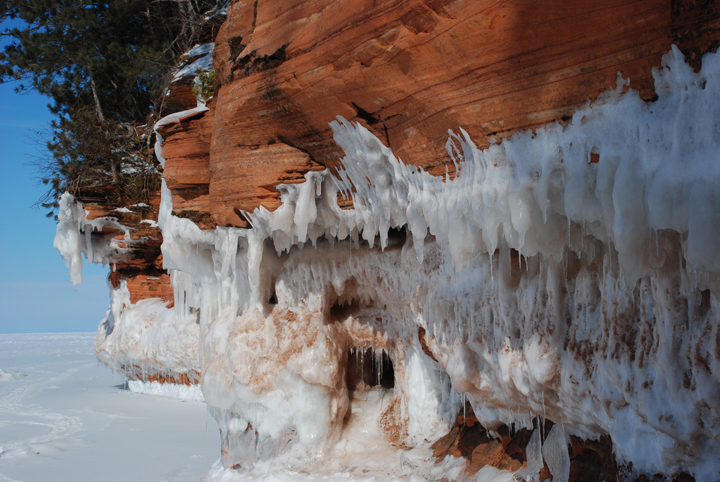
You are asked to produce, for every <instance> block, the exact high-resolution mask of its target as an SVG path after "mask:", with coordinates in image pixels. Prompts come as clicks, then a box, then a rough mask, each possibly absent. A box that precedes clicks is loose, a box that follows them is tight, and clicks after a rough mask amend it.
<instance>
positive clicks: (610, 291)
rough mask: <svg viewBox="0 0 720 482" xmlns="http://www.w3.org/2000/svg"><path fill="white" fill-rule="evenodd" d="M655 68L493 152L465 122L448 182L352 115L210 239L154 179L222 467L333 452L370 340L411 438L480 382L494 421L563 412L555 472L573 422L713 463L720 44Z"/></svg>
mask: <svg viewBox="0 0 720 482" xmlns="http://www.w3.org/2000/svg"><path fill="white" fill-rule="evenodd" d="M654 76H655V81H656V89H657V92H658V94H659V98H658V100H657V101H655V102H653V103H650V104H647V103H645V102H644V101H642V100H641V99H640V97H639V96H638V94H637V92H636V91H634V90H629V91H627V92H623V88H624V87H625V81H623V80H622V79H621V78H619V79H618V85H617V89H615V90H613V91H610V92H607V93H606V94H604V95H603V96H601V97H600V99H599V100H598V101H597V102H595V103H594V104H592V105H587V106H585V107H584V108H581V109H579V110H578V111H577V112H576V113H575V114H574V116H573V117H572V119H571V121H570V122H569V123H567V125H564V126H563V125H560V124H550V125H547V126H545V127H543V128H539V129H537V130H535V131H534V132H529V131H528V132H519V133H517V134H515V135H514V136H513V137H512V138H509V139H505V140H504V141H503V142H501V143H500V144H497V145H493V146H491V147H490V148H488V149H485V150H479V149H478V148H476V146H475V145H474V144H473V141H472V139H471V138H470V136H469V135H467V134H466V133H465V132H464V131H463V130H462V129H460V132H459V133H457V134H455V133H451V135H450V139H449V140H448V144H447V149H448V154H449V156H450V157H451V158H452V160H453V162H456V163H457V175H456V176H455V177H454V178H452V179H451V178H450V177H449V176H448V177H446V178H440V177H433V176H431V175H429V174H427V173H426V172H423V171H422V170H421V169H419V168H416V167H414V166H412V165H407V164H404V163H403V162H401V161H399V160H397V159H396V158H395V157H394V155H393V153H392V151H391V149H389V148H387V147H385V146H384V145H383V144H382V143H381V142H380V140H378V139H377V138H376V137H375V136H374V135H373V134H372V133H370V132H369V131H368V130H367V129H365V128H364V127H362V126H360V125H358V124H353V123H350V122H347V121H345V120H344V119H342V118H339V119H338V121H335V122H333V123H332V124H331V126H332V129H333V132H334V138H335V141H336V142H337V144H338V145H339V146H340V147H341V148H342V150H343V151H344V153H345V157H344V158H343V159H342V166H343V168H342V169H339V170H338V171H337V173H332V174H331V173H330V172H329V171H320V172H309V173H308V174H307V175H306V179H307V181H306V182H305V183H304V184H299V185H297V184H295V185H285V186H278V189H279V190H280V192H281V205H280V207H279V208H278V209H277V210H275V211H274V212H269V211H267V210H266V209H265V208H263V207H259V208H257V209H256V210H255V211H254V212H252V213H245V216H246V218H247V219H248V220H249V222H250V224H251V229H239V228H223V227H218V228H217V229H215V230H212V231H201V230H200V229H199V228H198V227H197V226H196V225H195V224H193V223H192V222H191V221H189V220H187V219H180V218H177V217H175V216H173V215H172V195H171V193H170V191H169V190H168V189H167V188H163V194H162V195H163V200H162V207H161V213H160V219H159V224H160V226H161V227H162V229H163V233H164V243H163V247H162V249H163V256H164V263H165V267H166V268H168V269H170V270H173V271H174V272H175V273H176V274H175V275H173V276H174V278H173V285H174V287H175V290H176V306H175V312H176V313H178V314H179V316H186V315H187V314H188V313H191V312H194V313H199V323H200V324H199V337H200V359H201V369H202V373H203V379H202V389H203V393H204V396H205V399H206V401H207V403H208V404H209V405H210V406H212V407H213V414H214V415H215V417H216V419H217V420H218V423H219V424H220V428H221V431H222V433H223V461H224V463H225V466H226V467H244V468H249V467H251V466H253V464H256V465H257V464H259V463H264V462H263V460H271V459H273V458H276V457H280V456H281V455H282V456H283V457H290V456H289V455H288V453H291V454H293V455H292V457H294V458H291V460H292V461H293V462H292V463H290V464H289V466H290V467H296V468H297V467H302V466H306V465H307V464H308V463H311V462H308V461H312V460H315V459H314V458H313V457H314V456H319V455H321V454H323V453H326V452H327V451H328V450H330V449H331V448H332V447H333V444H334V443H335V442H336V441H337V440H339V439H341V437H342V433H343V430H344V429H343V427H344V423H343V421H344V419H345V415H346V413H348V407H349V406H351V404H352V403H353V402H352V400H353V393H351V392H350V391H349V390H348V383H347V381H346V380H347V376H348V373H351V372H355V371H357V366H356V365H357V363H358V361H357V357H356V356H354V355H352V354H353V353H357V350H360V351H361V352H362V353H365V350H367V349H370V348H372V349H373V350H374V351H375V353H386V354H387V356H388V357H389V359H390V360H391V362H392V371H393V392H392V395H391V402H390V404H389V405H388V408H387V409H386V411H385V412H384V413H383V416H382V417H381V420H382V424H383V427H384V430H385V433H386V434H387V436H388V437H389V438H390V439H394V440H397V441H399V442H402V443H404V444H405V445H406V446H409V447H411V446H415V445H417V444H422V443H424V440H429V441H432V440H434V439H435V438H437V437H439V436H440V435H442V433H443V431H447V430H449V428H450V427H451V426H452V423H453V421H454V418H455V415H456V414H457V412H458V410H459V409H460V407H461V406H462V404H461V403H460V400H461V398H462V397H467V398H468V399H469V400H470V401H471V402H472V405H473V408H474V410H475V413H476V415H477V417H478V418H479V420H480V421H481V422H482V423H483V425H484V426H485V427H488V428H490V429H492V428H493V427H497V426H500V425H501V424H511V423H515V424H520V425H522V426H532V423H531V421H532V419H533V418H535V417H536V416H542V417H543V418H545V417H547V418H549V419H551V420H553V421H555V422H556V424H557V425H555V427H554V428H553V430H552V431H551V432H550V433H549V434H547V439H546V440H544V445H543V446H542V455H543V457H544V458H545V460H546V462H547V463H548V466H549V467H550V470H551V472H552V473H553V475H554V476H556V477H558V478H559V479H562V480H565V479H566V477H567V473H568V470H569V469H568V465H567V462H568V459H567V444H566V432H567V434H570V435H578V436H581V437H584V438H595V437H598V436H600V435H609V436H610V437H611V438H612V441H613V444H614V450H615V454H616V457H617V461H618V462H619V463H629V462H632V464H633V468H634V470H637V471H640V472H646V473H662V474H666V475H671V474H673V473H677V472H678V471H681V470H687V471H690V472H692V473H694V474H695V476H696V477H697V478H698V479H699V480H717V479H718V478H720V472H719V470H720V465H719V464H718V462H717V458H716V454H717V453H718V452H719V451H720V435H719V433H718V430H719V427H720V423H719V422H720V415H719V410H720V405H718V400H720V397H718V394H719V393H720V355H718V353H719V352H718V345H719V344H720V338H719V337H720V331H719V328H718V327H719V321H720V314H719V311H718V308H719V307H718V294H719V293H720V284H719V282H720V278H719V273H720V252H719V251H718V249H719V248H718V243H717V239H718V238H719V237H720V217H719V215H718V213H720V199H718V196H717V194H716V191H717V189H716V186H718V185H720V162H719V161H720V159H718V157H719V155H720V154H719V153H720V130H719V128H718V126H720V103H718V100H717V99H718V98H720V57H718V56H717V55H707V56H706V57H705V58H704V60H703V66H702V70H700V72H698V73H694V72H693V71H692V70H691V69H690V68H689V67H687V66H686V65H685V64H684V62H683V58H682V55H681V54H680V52H679V51H678V50H677V49H676V48H673V49H672V51H671V52H670V53H668V54H667V55H666V56H665V58H664V60H663V66H662V67H661V68H659V69H656V70H655V72H654ZM158 157H160V155H159V156H158ZM338 193H340V195H341V196H345V197H351V198H352V200H353V205H354V209H351V210H342V209H340V208H339V207H338V204H337V199H338ZM181 273H182V274H181ZM420 328H422V331H419V329H420ZM421 338H423V339H422V340H421ZM423 343H425V344H426V345H427V347H428V349H429V351H430V353H431V354H432V358H431V357H430V356H429V355H428V354H427V353H425V351H424V350H423ZM433 359H435V360H437V362H435V361H434V360H433ZM360 363H361V367H365V366H366V365H365V362H364V361H361V362H360ZM378 365H379V366H384V365H383V362H382V361H381V362H379V363H378V362H375V363H374V364H371V365H370V366H371V368H370V369H371V370H373V368H372V367H373V366H374V367H376V368H374V370H377V366H378ZM363 369H364V368H363ZM459 393H462V394H463V395H462V397H461V396H460V395H459ZM538 444H539V442H538ZM538 444H536V445H533V449H532V453H533V454H534V455H533V459H532V464H533V467H532V471H533V472H534V471H535V470H536V465H537V464H538V461H537V458H538V449H539V445H538ZM563 448H564V449H565V450H564V451H563ZM283 453H284V455H283ZM308 457H309V458H308ZM303 464H305V465H303ZM487 475H488V476H491V475H492V477H495V476H496V475H495V474H487ZM529 475H530V476H531V477H532V476H534V474H529Z"/></svg>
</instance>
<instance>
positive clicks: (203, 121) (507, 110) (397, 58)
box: [163, 0, 720, 227]
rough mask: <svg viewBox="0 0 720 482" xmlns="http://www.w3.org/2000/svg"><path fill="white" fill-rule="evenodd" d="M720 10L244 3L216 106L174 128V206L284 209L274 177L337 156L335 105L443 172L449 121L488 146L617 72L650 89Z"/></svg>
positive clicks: (711, 26) (327, 0)
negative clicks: (667, 61)
mask: <svg viewBox="0 0 720 482" xmlns="http://www.w3.org/2000/svg"><path fill="white" fill-rule="evenodd" d="M719 12H720V7H718V2H687V1H674V2H671V1H669V0H639V1H636V2H625V1H620V0H611V1H609V2H601V3H598V2H590V1H585V0H583V1H572V2H569V1H558V0H555V1H546V2H538V1H536V0H520V1H500V2H488V1H472V2H471V1H467V0H426V1H422V0H410V1H405V0H375V1H372V2H371V1H369V0H340V1H337V0H333V1H331V0H321V1H312V2H311V1H307V0H290V1H288V0H283V1H272V0H267V1H263V0H258V1H257V2H249V1H241V2H236V3H234V4H233V5H232V6H231V7H230V9H229V12H228V18H227V21H226V22H225V23H224V24H223V26H222V27H221V29H220V31H219V33H218V36H217V38H216V48H215V51H214V54H213V57H214V63H215V67H216V72H217V75H216V83H217V92H216V102H215V103H214V104H213V105H212V106H211V110H210V111H209V112H208V113H205V114H204V115H203V116H202V117H201V118H200V119H197V118H195V119H191V120H188V121H187V122H183V123H181V125H180V126H178V127H177V128H176V129H177V132H176V133H175V132H167V133H166V134H167V137H166V143H165V144H166V148H165V149H167V151H163V152H164V153H166V154H164V156H165V157H166V159H168V166H167V169H166V179H167V180H168V185H169V186H170V188H171V189H172V190H173V193H174V194H175V193H178V197H179V200H178V204H177V205H176V211H178V212H180V211H182V210H183V209H185V210H187V211H194V212H197V213H205V214H204V218H203V215H201V214H194V215H193V216H195V217H196V218H198V219H201V218H203V219H204V221H203V223H204V227H213V226H214V225H215V224H217V225H223V226H224V225H231V226H241V227H244V226H246V225H247V224H246V222H245V219H244V217H243V215H242V211H252V210H253V209H255V208H256V207H258V206H261V205H262V206H265V207H266V208H268V209H271V210H272V209H274V208H276V207H277V206H278V204H279V201H278V199H279V193H278V192H277V190H276V189H275V186H276V185H277V184H279V183H294V182H302V181H303V175H304V173H305V172H307V171H309V170H313V169H322V168H324V167H330V168H333V167H337V166H338V159H339V157H340V156H341V155H342V153H341V152H340V151H339V149H338V147H337V146H336V145H335V144H334V142H333V140H332V136H331V131H330V129H329V127H328V123H329V122H330V121H332V120H333V119H334V118H335V116H337V115H342V116H344V117H345V118H347V119H350V120H354V121H358V122H360V123H362V124H363V125H365V126H366V127H368V128H369V129H370V130H372V131H373V132H374V133H375V134H376V135H377V136H378V137H379V138H380V139H382V140H383V142H384V143H385V144H386V145H388V146H390V147H391V148H392V149H393V151H394V152H395V153H396V155H398V156H399V157H400V158H402V160H403V161H404V162H406V163H411V164H414V165H417V166H421V167H422V168H424V169H426V170H429V171H430V172H432V173H435V174H444V173H445V170H446V169H448V170H450V171H452V170H453V169H454V167H453V165H452V164H449V165H448V164H447V162H448V156H447V154H446V152H445V147H444V146H445V142H446V140H447V132H448V130H449V129H451V130H455V131H457V129H458V128H459V127H462V128H464V129H465V130H466V131H467V132H468V133H469V134H470V136H471V138H472V139H473V140H474V142H475V143H476V144H478V146H479V147H486V146H487V145H489V144H490V143H491V142H493V141H494V140H498V139H501V138H503V137H507V136H510V135H512V134H513V133H514V132H516V131H518V130H523V129H532V128H535V127H538V126H541V125H543V124H546V123H548V122H551V121H561V122H562V121H563V120H566V119H568V118H569V116H570V115H571V114H572V113H573V111H574V110H575V109H576V108H577V107H578V106H579V105H582V104H584V103H585V102H587V101H588V100H593V99H596V98H597V96H598V95H599V94H600V93H601V92H603V91H605V90H607V89H610V88H613V87H615V85H616V80H617V73H618V72H620V73H621V74H622V75H623V77H624V78H628V77H629V78H630V79H631V87H632V88H635V89H638V90H639V91H640V92H641V95H642V97H643V98H645V99H652V98H653V97H654V96H655V93H654V91H653V78H652V67H654V66H658V65H659V64H660V59H661V56H662V55H663V54H664V53H666V52H667V51H668V50H669V49H670V45H671V44H672V43H673V42H675V43H678V44H679V46H680V47H681V49H682V50H683V51H684V53H685V54H686V55H687V56H688V57H689V58H691V59H694V61H693V62H694V63H695V65H696V66H697V65H699V59H700V56H701V55H702V53H703V52H705V51H708V50H713V49H715V48H716V47H717V44H718V38H719V35H718V27H720V20H719V19H720V15H719ZM195 126H197V127H195ZM210 129H211V135H210V136H209V138H208V133H209V132H210ZM193 143H194V144H193ZM189 144H192V147H187V146H188V145H189ZM178 151H182V152H183V153H182V154H174V153H175V152H178ZM206 162H207V166H208V167H207V171H204V172H203V173H202V174H200V172H199V171H202V170H203V166H204V165H205V163H206ZM188 178H192V180H193V181H192V182H188V181H187V179H188ZM188 186H192V187H188ZM187 189H196V190H197V191H196V192H197V193H198V194H197V197H191V196H188V191H187ZM205 189H207V192H206V191H205ZM201 192H202V193H201ZM200 193H201V194H200ZM188 217H191V216H188ZM191 218H192V217H191ZM210 220H211V221H212V222H209V221H210ZM199 224H201V223H199Z"/></svg>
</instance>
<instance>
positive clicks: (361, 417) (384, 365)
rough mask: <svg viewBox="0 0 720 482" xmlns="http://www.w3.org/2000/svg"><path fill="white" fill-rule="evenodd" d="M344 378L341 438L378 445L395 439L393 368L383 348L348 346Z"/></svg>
mask: <svg viewBox="0 0 720 482" xmlns="http://www.w3.org/2000/svg"><path fill="white" fill-rule="evenodd" d="M345 377H346V378H345V380H346V383H347V388H348V395H349V400H348V401H349V404H348V410H347V412H346V413H345V419H344V421H343V433H342V440H343V441H345V442H346V443H352V444H353V445H355V446H359V447H362V446H365V447H378V446H379V445H378V444H383V443H388V441H391V440H395V439H397V440H399V430H398V429H399V427H400V425H399V424H398V423H397V422H396V418H397V417H396V415H397V414H396V412H397V408H398V407H399V404H398V403H397V397H395V370H394V367H393V363H392V360H391V359H390V356H389V355H388V353H387V351H385V350H384V349H375V348H374V347H370V348H364V347H355V348H351V349H350V350H349V351H348V355H347V370H346V375H345ZM396 432H397V433H396ZM383 440H384V442H382V441H383ZM390 448H391V446H390V445H388V449H390Z"/></svg>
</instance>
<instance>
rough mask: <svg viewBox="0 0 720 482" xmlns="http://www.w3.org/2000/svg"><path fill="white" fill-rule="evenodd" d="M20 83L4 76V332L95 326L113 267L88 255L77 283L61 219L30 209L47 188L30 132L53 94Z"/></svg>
mask: <svg viewBox="0 0 720 482" xmlns="http://www.w3.org/2000/svg"><path fill="white" fill-rule="evenodd" d="M5 26H6V24H3V25H1V26H0V28H2V27H5ZM0 45H1V44H0ZM14 87H15V86H14V85H9V84H0V146H2V149H0V169H1V170H0V203H1V204H0V206H1V207H0V333H43V332H72V331H96V330H97V326H98V324H99V322H100V320H101V319H102V318H103V317H104V316H105V311H106V310H107V308H108V305H109V292H108V288H107V283H106V281H105V279H106V276H107V273H108V269H107V268H103V267H102V266H97V265H93V266H88V264H87V262H86V263H85V266H84V267H83V283H82V285H80V286H78V287H77V288H75V287H74V286H73V285H72V283H71V282H70V276H69V274H68V270H67V268H66V267H65V262H64V261H63V259H62V258H61V257H60V254H59V253H58V252H57V251H56V250H54V249H53V246H52V245H53V237H54V236H55V222H54V221H53V220H52V219H48V218H46V217H45V212H44V211H43V210H35V209H32V207H31V206H32V205H33V203H35V202H36V201H37V200H38V199H39V198H40V196H41V195H42V193H43V192H44V189H43V187H39V186H36V181H35V180H34V179H33V178H34V176H35V173H34V170H33V167H30V166H28V165H27V163H28V162H31V161H32V158H31V156H32V155H33V154H35V153H36V151H37V149H38V148H41V147H42V146H38V145H37V144H34V143H33V142H32V140H31V138H32V135H33V132H34V131H38V130H42V129H43V128H45V127H47V126H48V124H49V123H50V120H51V119H52V116H51V115H50V113H49V111H48V109H47V104H48V99H47V98H45V97H41V96H40V95H38V94H36V93H34V92H33V93H31V94H28V95H18V94H15V93H14V92H13V89H14Z"/></svg>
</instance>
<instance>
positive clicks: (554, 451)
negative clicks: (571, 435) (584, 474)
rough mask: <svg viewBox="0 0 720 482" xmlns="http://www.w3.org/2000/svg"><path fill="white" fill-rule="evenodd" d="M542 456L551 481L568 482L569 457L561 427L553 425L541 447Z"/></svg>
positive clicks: (563, 430) (563, 431)
mask: <svg viewBox="0 0 720 482" xmlns="http://www.w3.org/2000/svg"><path fill="white" fill-rule="evenodd" d="M542 454H543V458H544V459H545V462H546V463H547V466H548V469H550V474H551V475H552V478H553V481H556V482H568V479H569V478H570V456H569V454H568V449H567V438H566V436H565V429H563V427H562V425H560V424H556V425H553V428H552V429H550V433H549V434H548V436H547V438H546V439H545V443H544V444H543V446H542Z"/></svg>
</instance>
